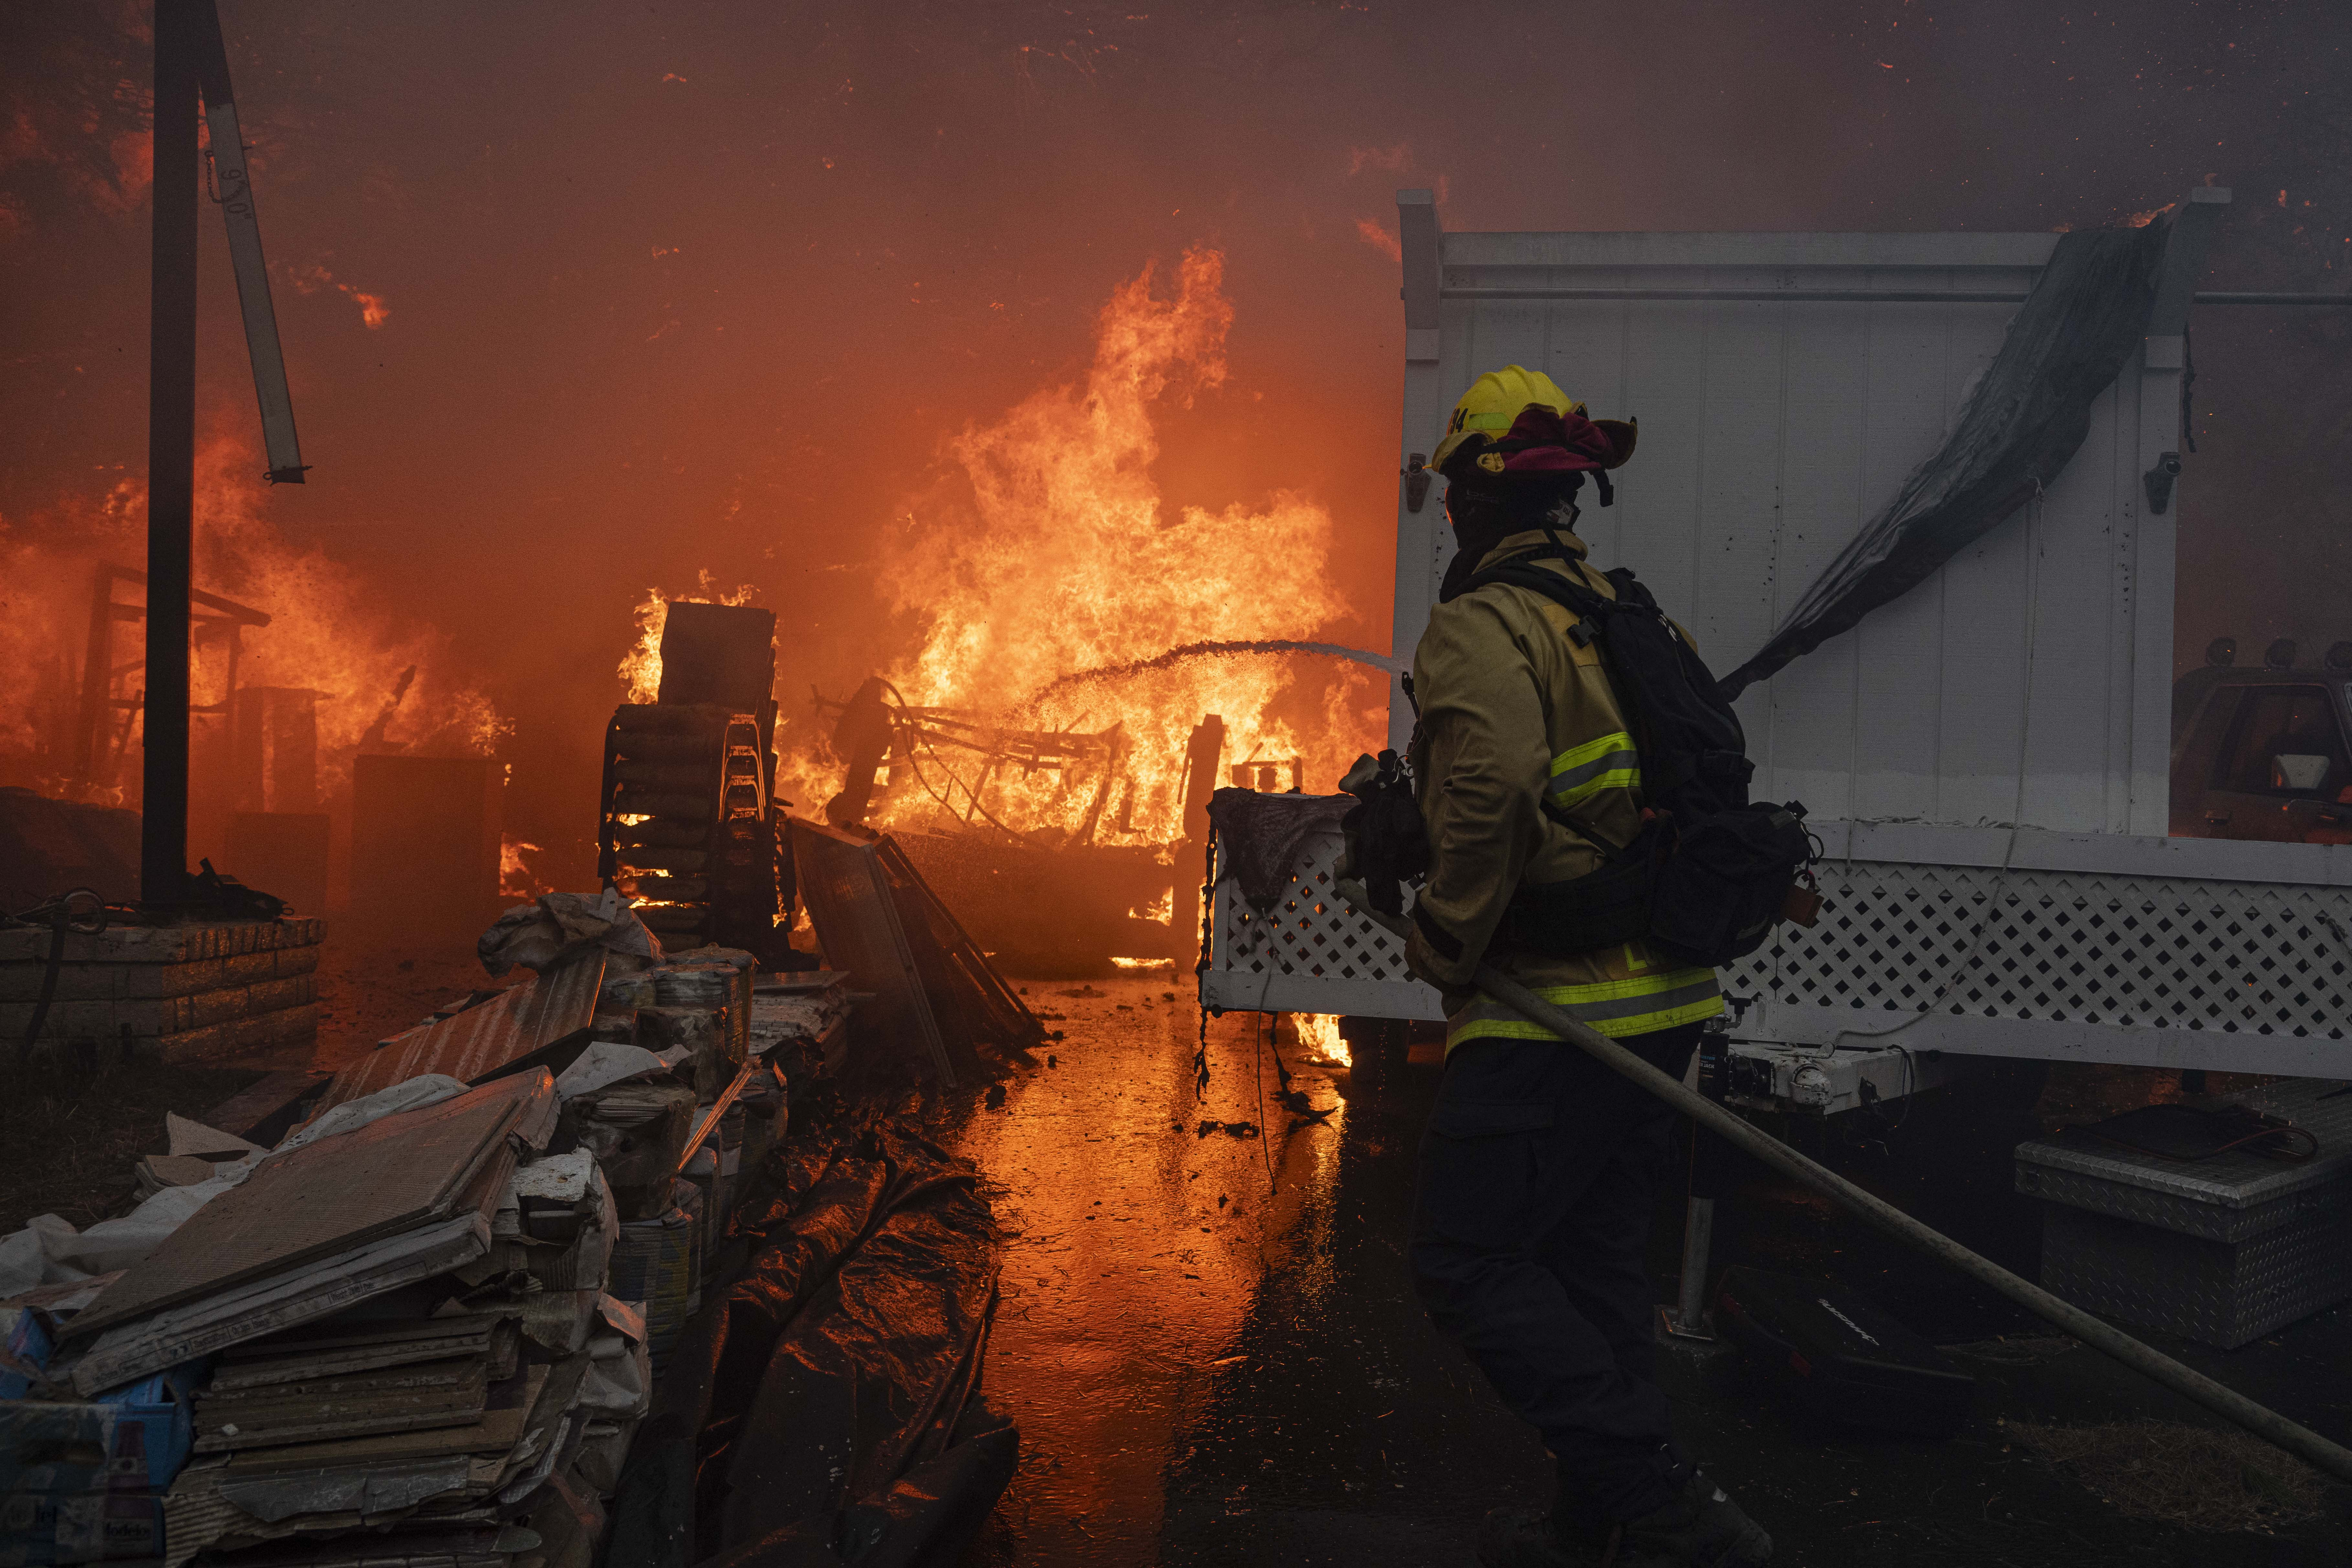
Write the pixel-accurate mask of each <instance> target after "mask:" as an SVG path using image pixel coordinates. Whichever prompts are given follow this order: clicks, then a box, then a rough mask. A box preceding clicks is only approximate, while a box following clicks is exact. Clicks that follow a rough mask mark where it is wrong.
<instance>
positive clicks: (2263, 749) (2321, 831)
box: [2171, 638, 2352, 844]
mask: <svg viewBox="0 0 2352 1568" xmlns="http://www.w3.org/2000/svg"><path fill="white" fill-rule="evenodd" d="M2230 642H2231V639H2229V638H2217V639H2215V643H2214V647H2213V648H2212V649H2211V650H2210V651H2209V654H2208V658H2209V661H2210V662H2208V663H2207V664H2206V665H2205V667H2204V668H2200V669H2192V670H2190V671H2189V673H2188V674H2186V675H2184V676H2182V677H2181V678H2180V679H2179V680H2177V681H2175V682H2174V683H2173V689H2172V723H2173V732H2172V821H2171V833H2172V837H2176V838H2250V839H2263V840H2267V841H2269V842H2272V843H2275V844H2352V746H2347V744H2346V742H2345V737H2346V736H2347V734H2352V728H2347V725H2352V645H2347V644H2343V643H2338V644H2337V645H2336V647H2334V648H2332V649H2330V650H2329V654H2330V659H2329V662H2328V663H2327V665H2326V667H2325V668H2319V669H2310V668H2294V647H2293V645H2292V644H2287V645H2284V646H2283V647H2273V649H2272V652H2273V654H2277V655H2280V656H2281V661H2280V662H2279V663H2276V664H2272V663H2269V662H2267V661H2266V662H2265V664H2264V667H2263V668H2259V669H2249V668H2235V667H2234V665H2233V662H2232V661H2231V654H2232V653H2233V652H2234V647H2229V646H2225V645H2229V644H2230Z"/></svg>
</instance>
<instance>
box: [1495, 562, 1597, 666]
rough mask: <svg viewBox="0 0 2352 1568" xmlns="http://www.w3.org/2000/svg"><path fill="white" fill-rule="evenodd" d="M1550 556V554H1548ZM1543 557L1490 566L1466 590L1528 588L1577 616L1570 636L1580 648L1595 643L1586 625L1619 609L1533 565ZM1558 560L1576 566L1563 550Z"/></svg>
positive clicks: (1589, 628)
mask: <svg viewBox="0 0 2352 1568" xmlns="http://www.w3.org/2000/svg"><path fill="white" fill-rule="evenodd" d="M1546 555H1549V552H1546ZM1543 558H1544V557H1543V556H1528V555H1518V556H1514V557H1512V558H1511V559H1510V560H1508V561H1506V562H1504V563H1502V564H1501V565H1499V566H1490V567H1488V568H1487V569H1486V571H1484V572H1481V573H1479V574H1477V575H1476V576H1475V577H1473V578H1471V579H1470V581H1469V582H1468V583H1466V584H1464V585H1463V591H1464V592H1465V593H1467V592H1468V591H1470V590H1471V589H1473V588H1483V587H1485V586H1486V584H1489V583H1507V584H1510V585H1511V586H1512V587H1514V588H1525V589H1527V590H1528V592H1529V593H1532V594H1541V595H1543V596H1544V597H1545V598H1547V599H1549V600H1550V601H1551V602H1552V603H1553V604H1556V605H1559V606H1560V608H1562V609H1564V610H1566V611H1567V612H1568V613H1569V614H1570V615H1572V616H1576V617H1577V624H1576V625H1574V626H1570V628H1569V636H1570V637H1574V638H1575V639H1576V641H1577V643H1578V644H1579V645H1580V646H1581V645H1584V644H1588V643H1590V642H1591V641H1592V629H1591V627H1590V626H1585V625H1584V622H1585V621H1587V620H1591V619H1592V618H1594V617H1597V616H1605V615H1607V614H1608V613H1609V612H1610V611H1611V610H1612V609H1613V608H1614V607H1615V606H1614V605H1612V604H1611V603H1610V602H1609V601H1608V600H1607V599H1604V598H1602V597H1601V595H1598V594H1596V593H1594V592H1593V591H1592V590H1591V589H1590V588H1588V587H1586V586H1585V585H1584V584H1581V583H1579V582H1576V581H1574V580H1572V579H1570V578H1567V577H1563V576H1561V575H1560V574H1559V573H1557V572H1547V571H1545V570H1544V569H1543V568H1542V567H1540V566H1537V565H1534V564H1533V562H1535V561H1537V560H1540V559H1543ZM1558 559H1560V560H1564V561H1568V562H1570V563H1573V562H1574V560H1575V557H1574V556H1572V555H1570V554H1569V553H1568V552H1566V551H1565V550H1563V551H1561V552H1559V557H1558Z"/></svg>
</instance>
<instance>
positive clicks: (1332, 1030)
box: [1290, 1013, 1354, 1068]
mask: <svg viewBox="0 0 2352 1568" xmlns="http://www.w3.org/2000/svg"><path fill="white" fill-rule="evenodd" d="M1290 1024H1291V1027H1292V1028H1293V1029H1295V1030H1296V1031H1297V1036H1298V1048H1299V1050H1300V1051H1301V1052H1302V1053H1304V1055H1303V1056H1302V1057H1301V1058H1300V1059H1302V1060H1303V1061H1305V1062H1307V1064H1308V1065H1309V1066H1311V1067H1323V1068H1344V1067H1349V1066H1352V1065H1353V1060H1354V1058H1351V1057H1350V1056H1349V1053H1348V1042H1347V1041H1345V1040H1343V1039H1341V1038H1340V1037H1339V1015H1338V1014H1337V1013H1293V1014H1291V1015H1290Z"/></svg>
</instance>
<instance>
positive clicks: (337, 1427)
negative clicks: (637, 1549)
mask: <svg viewBox="0 0 2352 1568" xmlns="http://www.w3.org/2000/svg"><path fill="white" fill-rule="evenodd" d="M480 952H481V957H482V959H483V962H484V963H485V966H486V967H487V968H488V970H489V971H490V972H491V973H492V974H493V975H494V976H496V975H499V974H501V973H505V972H507V971H509V970H510V969H512V968H514V967H515V966H517V965H522V966H526V967H528V968H530V969H532V970H534V971H535V973H534V974H533V975H532V976H531V977H530V979H528V980H526V981H524V982H523V983H521V984H512V985H509V986H506V987H504V988H500V989H486V990H481V991H477V992H475V993H473V994H469V995H468V996H467V997H465V998H462V999H460V1000H458V1001H456V1002H453V1003H451V1004H450V1005H447V1006H446V1007H444V1008H442V1009H439V1010H438V1011H436V1014H435V1015H434V1016H432V1017H431V1018H428V1019H425V1020H424V1021H423V1022H421V1023H420V1024H418V1025H417V1026H415V1028H412V1029H410V1030H408V1031H406V1032H405V1033H403V1034H400V1035H397V1036H395V1037H393V1038H391V1039H389V1040H386V1041H383V1043H382V1044H381V1045H380V1046H379V1047H378V1048H377V1049H375V1050H374V1051H373V1052H371V1053H370V1054H369V1055H367V1056H366V1057H365V1058H362V1059H361V1060H359V1061H358V1062H356V1063H354V1064H352V1066H350V1067H349V1068H345V1069H344V1070H343V1071H342V1072H341V1073H339V1074H336V1075H334V1076H333V1077H332V1078H331V1079H327V1080H325V1081H323V1082H322V1081H319V1080H318V1079H316V1078H315V1077H313V1076H312V1075H292V1077H293V1079H295V1081H294V1082H293V1083H292V1084H291V1085H290V1086H289V1085H287V1084H286V1082H285V1079H286V1077H287V1075H278V1078H277V1079H274V1080H273V1081H276V1082H278V1083H280V1085H281V1087H290V1088H292V1089H295V1090H297V1092H296V1093H295V1094H294V1096H293V1097H292V1098H291V1099H290V1100H289V1102H288V1103H284V1104H279V1105H275V1106H262V1105H257V1104H255V1103H254V1102H253V1101H252V1100H250V1099H247V1098H246V1097H241V1100H244V1105H243V1110H245V1111H246V1112H249V1113H253V1114H252V1117H251V1120H249V1121H247V1120H245V1119H244V1118H243V1117H240V1118H239V1120H240V1123H241V1124H240V1125H239V1126H237V1127H236V1129H235V1130H234V1131H219V1130H215V1129H213V1128H210V1127H206V1126H202V1125H199V1124H197V1123H195V1122H193V1121H186V1120H184V1119H181V1118H176V1117H175V1118H173V1119H172V1121H171V1125H170V1128H169V1143H170V1146H169V1148H168V1149H167V1150H165V1151H163V1152H158V1153H155V1154H152V1155H150V1156H148V1157H147V1158H145V1159H143V1160H142V1161H141V1162H140V1163H139V1167H138V1170H137V1173H136V1174H137V1178H138V1198H137V1201H136V1206H135V1207H134V1208H132V1210H131V1212H130V1213H128V1214H126V1215H120V1216H118V1217H116V1218H114V1219H110V1220H107V1221H104V1222H101V1223H100V1224H99V1225H96V1226H91V1227H89V1229H88V1230H86V1231H82V1232H79V1233H77V1232H76V1231H75V1230H74V1229H73V1227H72V1226H69V1225H67V1224H66V1223H65V1222H64V1221H62V1220H59V1219H57V1218H56V1217H55V1216H52V1215H45V1216H42V1217H41V1218H40V1219H38V1220H36V1221H35V1222H34V1223H33V1224H32V1225H30V1226H27V1227H26V1229H25V1230H22V1231H19V1232H17V1233H16V1234H15V1235H14V1236H11V1237H5V1238H0V1296H5V1298H6V1299H7V1300H6V1304H5V1306H0V1329H5V1333H6V1360H5V1364H0V1491H5V1500H0V1519H5V1526H4V1527H0V1529H5V1535H0V1562H14V1563H74V1562H88V1561H97V1560H100V1559H123V1558H131V1559H143V1560H151V1561H161V1562H163V1563H165V1564H167V1565H168V1568H177V1565H178V1564H181V1563H188V1562H190V1561H192V1560H194V1559H197V1558H198V1557H199V1556H201V1558H202V1560H203V1561H204V1562H205V1563H221V1564H224V1565H243V1564H250V1565H251V1568H298V1565H299V1568H336V1565H341V1564H346V1563H348V1564H352V1565H354V1568H356V1565H358V1564H361V1563H366V1564H369V1565H371V1568H375V1565H392V1564H425V1563H432V1564H436V1565H454V1564H463V1565H468V1568H503V1565H505V1564H509V1563H513V1564H523V1565H528V1568H541V1565H545V1568H556V1565H559V1564H561V1565H567V1568H568V1565H578V1568H585V1565H586V1564H588V1563H591V1562H593V1560H594V1559H595V1555H596V1552H597V1551H598V1549H599V1546H600V1544H601V1542H602V1540H603V1537H604V1530H605V1517H604V1514H605V1500H607V1499H608V1498H610V1497H611V1496H612V1494H613V1493H614V1489H616V1487H617V1486H618V1484H619V1479H620V1476H621V1472H622V1468H623V1466H624V1463H625V1459H626V1457H627V1455H628V1451H629V1448H630V1445H631V1441H632V1438H633V1436H635V1432H636V1429H637V1427H638V1425H639V1423H640V1421H641V1420H642V1418H643V1417H644V1415H645V1414H646V1409H647V1405H648V1401H649V1398H650V1394H651V1390H652V1387H653V1378H654V1368H655V1366H656V1364H657V1363H659V1362H660V1361H661V1360H663V1359H665V1358H666V1356H667V1352H668V1351H669V1349H670V1348H671V1346H672V1344H673V1343H674V1342H676V1341H677V1338H678V1336H679V1335H680V1333H681V1332H682V1331H684V1329H685V1326H686V1324H687V1322H688V1319H689V1318H690V1317H691V1315H692V1314H693V1313H694V1312H695V1311H696V1310H698V1307H699V1305H700V1295H701V1289H702V1284H703V1279H704V1277H705V1275H706V1273H708V1272H709V1270H710V1269H712V1268H715V1267H716V1263H717V1258H718V1256H719V1247H718V1246H717V1243H718V1241H719V1237H720V1235H721V1234H722V1232H723V1226H724V1222H725V1215H726V1214H727V1212H728V1209H729V1207H730V1197H731V1195H732V1194H733V1190H734V1188H735V1186H736V1184H737V1183H738V1182H739V1181H740V1177H741V1174H742V1172H743V1170H744V1165H745V1162H746V1161H747V1160H748V1161H749V1162H751V1164H753V1165H754V1166H756V1165H757V1163H759V1162H760V1160H761V1158H762V1156H763V1155H764V1153H765V1152H766V1150H767V1149H768V1148H769V1147H770V1146H772V1144H773V1143H774V1142H775V1141H776V1140H777V1138H778V1137H779V1136H780V1135H781V1134H782V1132H783V1131H784V1130H785V1128H786V1126H787V1124H788V1121H787V1111H786V1095H785V1090H786V1088H787V1083H788V1075H789V1074H790V1073H791V1072H793V1070H795V1069H796V1068H803V1067H804V1066H805V1065H806V1064H811V1063H815V1062H821V1061H822V1060H824V1058H825V1057H826V1055H827V1054H828V1052H830V1053H832V1054H833V1055H834V1056H835V1058H836V1059H838V1058H839V1056H840V1054H841V1050H842V1041H841V1037H842V1034H843V1031H844V1029H845V1026H846V1022H847V1017H848V1014H849V1010H850V997H849V993H848V986H847V980H846V977H845V976H843V975H838V974H826V973H801V974H795V975H792V976H789V977H785V978H782V980H781V981H780V983H779V985H778V988H777V989H775V990H773V991H771V990H769V989H768V988H767V987H764V986H761V985H759V984H758V982H757V978H756V975H755V971H754V968H753V964H752V960H751V954H749V953H745V952H736V951H732V950H724V949H709V948H705V949H700V950H694V951H688V952H677V953H665V952H663V951H662V948H661V946H660V944H659V942H658V940H657V939H656V938H655V937H654V935H653V934H652V933H651V932H649V931H646V928H645V927H644V925H643V924H642V923H641V922H639V921H638V920H637V919H636V917H635V915H634V914H633V913H632V912H631V911H630V910H628V909H627V907H626V906H625V903H624V902H623V901H622V900H620V899H619V898H618V896H617V895H615V894H613V893H611V892H609V891H608V892H606V893H605V894H604V895H601V896H596V897H584V898H583V897H580V896H576V895H565V894H555V895H550V896H549V897H548V898H546V899H543V900H541V901H540V902H539V904H537V905H535V906H527V907H525V908H523V909H520V910H512V911H509V914H508V915H507V916H506V917H504V918H502V919H501V920H500V921H499V922H498V924H497V925H495V926H494V927H492V929H491V930H490V931H489V932H488V933H487V934H486V935H485V936H484V937H483V939H482V942H481V944H480ZM770 1058H775V1060H776V1061H777V1062H779V1063H782V1064H787V1065H784V1066H783V1067H782V1070H779V1068H778V1067H776V1066H772V1065H771V1061H770ZM264 1143H268V1144H270V1145H271V1146H269V1147H266V1148H265V1147H264V1146H263V1144H264Z"/></svg>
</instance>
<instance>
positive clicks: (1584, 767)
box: [1544, 730, 1642, 807]
mask: <svg viewBox="0 0 2352 1568" xmlns="http://www.w3.org/2000/svg"><path fill="white" fill-rule="evenodd" d="M1641 787H1642V759H1641V756H1640V754H1639V753H1638V752H1635V751H1634V750H1633V736H1631V735H1629V734H1627V733H1625V731H1622V730H1619V731H1615V732H1614V733H1613V734H1608V735H1603V736H1601V738H1600V739H1599V740H1597V741H1587V742H1584V744H1582V745H1580V746H1578V747H1576V748H1575V749H1573V750H1571V751H1566V752H1561V753H1560V754H1559V755H1558V756H1556V757H1554V758H1553V759H1552V760H1551V782H1550V783H1549V784H1546V785H1545V786H1544V798H1545V799H1547V800H1549V801H1550V802H1551V804H1552V805H1556V806H1560V807H1567V806H1571V805H1581V804H1582V803H1583V802H1585V801H1588V800H1591V798H1592V797H1593V796H1594V795H1599V794H1600V793H1601V791H1602V790H1604V789H1639V788H1641Z"/></svg>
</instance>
